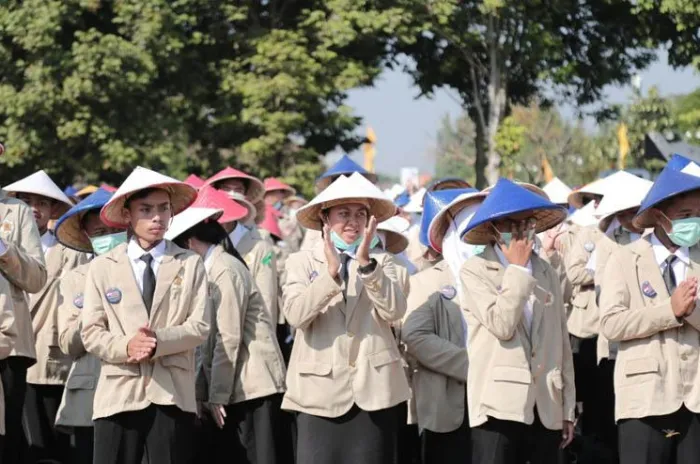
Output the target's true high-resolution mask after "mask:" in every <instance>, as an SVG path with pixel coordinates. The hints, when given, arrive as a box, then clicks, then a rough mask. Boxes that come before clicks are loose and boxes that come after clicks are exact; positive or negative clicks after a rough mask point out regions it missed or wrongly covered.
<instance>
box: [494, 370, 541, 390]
mask: <svg viewBox="0 0 700 464" xmlns="http://www.w3.org/2000/svg"><path fill="white" fill-rule="evenodd" d="M492 378H493V380H494V382H511V383H521V384H524V385H529V384H531V383H532V373H531V372H530V370H529V369H523V368H520V367H511V366H496V367H494V368H493V377H492Z"/></svg>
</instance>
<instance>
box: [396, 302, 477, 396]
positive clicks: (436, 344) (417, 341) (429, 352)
mask: <svg viewBox="0 0 700 464" xmlns="http://www.w3.org/2000/svg"><path fill="white" fill-rule="evenodd" d="M435 300H436V299H435V297H434V296H431V297H429V298H428V300H427V301H425V303H423V304H422V305H420V306H419V307H418V308H416V309H415V311H412V312H411V314H410V315H409V316H408V317H407V318H406V320H405V322H404V324H403V330H402V331H401V338H402V341H403V342H404V343H405V344H406V349H407V351H408V353H409V354H410V355H412V356H413V357H414V358H415V359H417V360H418V362H419V363H420V364H421V365H422V366H423V367H425V368H427V369H430V370H431V371H435V372H438V373H440V374H443V375H446V376H448V377H452V378H454V379H456V380H459V381H460V382H466V381H467V368H468V366H469V362H468V357H467V349H466V348H465V347H459V346H457V345H455V344H454V343H452V342H450V341H449V340H445V339H442V338H440V337H439V336H438V335H437V328H436V327H435V317H434V310H435V304H436V301H435Z"/></svg>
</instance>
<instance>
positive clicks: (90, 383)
mask: <svg viewBox="0 0 700 464" xmlns="http://www.w3.org/2000/svg"><path fill="white" fill-rule="evenodd" d="M66 389H68V390H94V389H95V377H93V376H92V375H73V376H71V377H70V378H69V379H68V382H66Z"/></svg>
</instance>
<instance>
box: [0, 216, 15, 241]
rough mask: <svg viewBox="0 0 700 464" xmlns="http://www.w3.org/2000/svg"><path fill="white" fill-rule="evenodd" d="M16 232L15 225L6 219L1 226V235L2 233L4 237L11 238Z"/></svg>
mask: <svg viewBox="0 0 700 464" xmlns="http://www.w3.org/2000/svg"><path fill="white" fill-rule="evenodd" d="M14 230H15V224H14V223H13V222H12V221H10V220H9V219H5V220H4V221H2V224H0V233H2V235H3V236H4V237H9V236H10V234H11V233H12V232H13V231H14Z"/></svg>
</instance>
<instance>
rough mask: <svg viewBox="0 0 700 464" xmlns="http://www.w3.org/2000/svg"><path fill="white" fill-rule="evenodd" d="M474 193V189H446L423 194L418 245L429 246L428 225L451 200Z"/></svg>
mask: <svg viewBox="0 0 700 464" xmlns="http://www.w3.org/2000/svg"><path fill="white" fill-rule="evenodd" d="M471 191H476V189H472V188H466V189H448V190H437V191H429V192H427V193H426V194H425V198H423V216H422V217H421V222H420V233H419V234H418V239H419V240H420V243H421V244H423V245H424V246H427V247H429V246H430V240H429V238H428V233H429V229H430V223H432V222H433V219H434V218H435V216H436V215H437V214H438V213H439V212H440V211H441V210H442V209H443V208H444V207H445V206H447V205H448V204H450V202H451V201H452V200H454V199H455V198H457V197H458V196H460V195H461V194H463V193H467V192H471Z"/></svg>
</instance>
